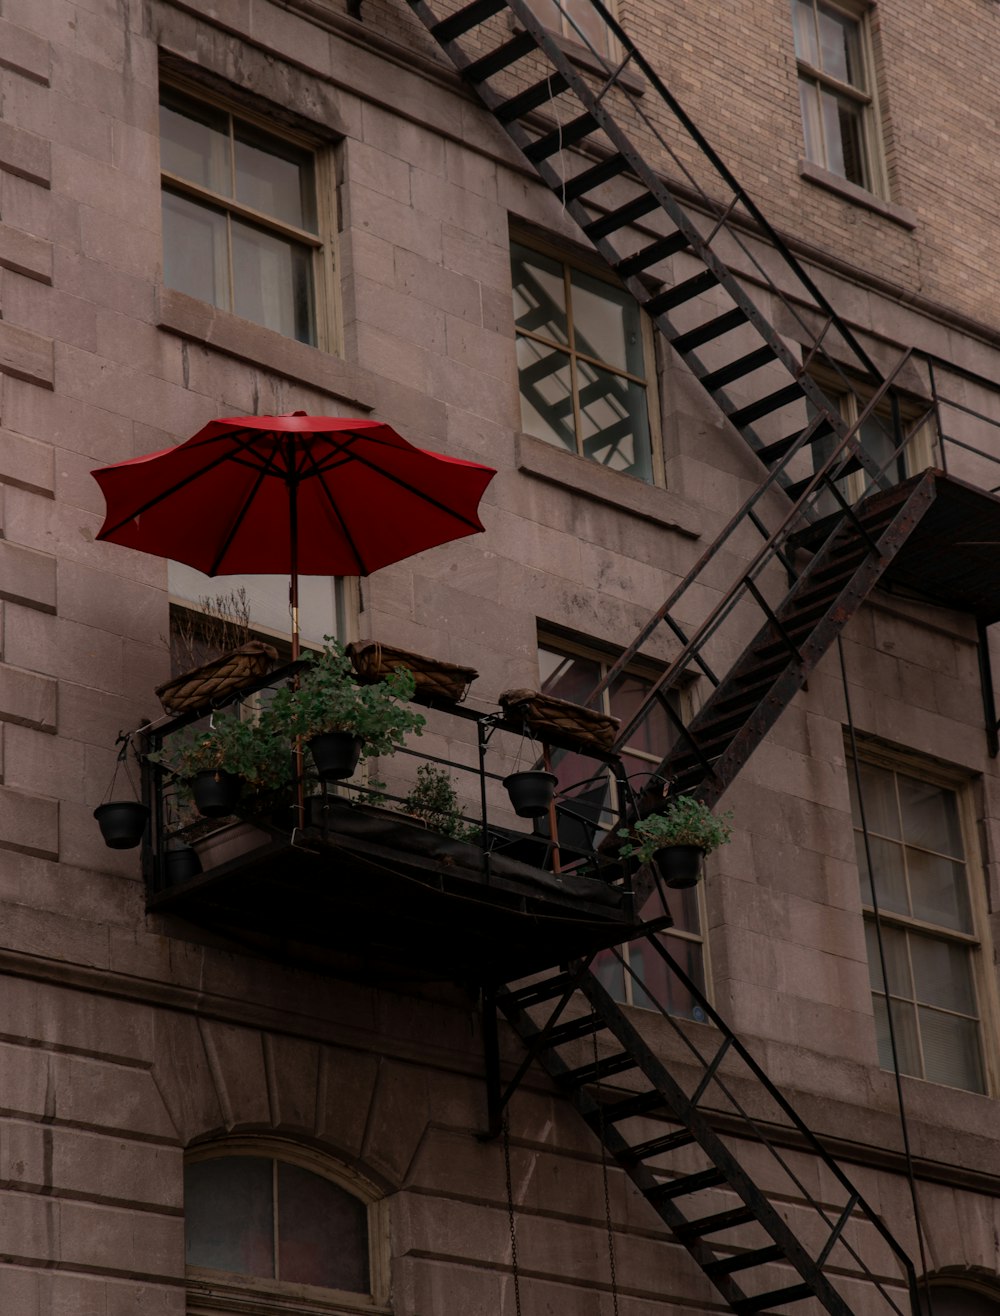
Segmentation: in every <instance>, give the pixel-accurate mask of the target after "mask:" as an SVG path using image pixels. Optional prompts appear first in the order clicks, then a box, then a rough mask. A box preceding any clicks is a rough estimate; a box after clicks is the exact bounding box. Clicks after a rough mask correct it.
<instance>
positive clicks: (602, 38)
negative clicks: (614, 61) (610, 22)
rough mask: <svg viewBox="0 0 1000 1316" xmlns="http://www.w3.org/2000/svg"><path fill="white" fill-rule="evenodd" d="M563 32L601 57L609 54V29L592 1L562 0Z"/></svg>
mask: <svg viewBox="0 0 1000 1316" xmlns="http://www.w3.org/2000/svg"><path fill="white" fill-rule="evenodd" d="M561 3H562V10H563V14H564V15H565V17H564V19H563V31H564V32H565V33H566V35H567V36H568V37H572V38H573V39H574V40H575V41H583V42H584V44H585V45H589V46H590V47H591V48H592V49H593V50H596V51H597V53H598V54H599V55H606V54H607V53H608V36H609V32H608V27H607V24H606V23H605V22H604V20H603V19H602V18H601V16H600V14H598V12H597V10H596V9H595V8H594V6H593V5H592V4H591V3H590V0H561Z"/></svg>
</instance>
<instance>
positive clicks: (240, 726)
mask: <svg viewBox="0 0 1000 1316" xmlns="http://www.w3.org/2000/svg"><path fill="white" fill-rule="evenodd" d="M288 752H289V743H288V740H287V739H286V738H284V737H282V736H281V735H280V734H279V733H278V731H277V728H276V726H275V724H274V722H273V721H272V719H270V718H268V717H267V716H266V715H265V716H264V717H262V718H261V719H260V721H259V722H252V721H248V720H243V719H241V718H240V717H236V716H233V717H222V718H219V720H218V721H216V722H215V723H214V724H213V725H212V726H211V727H208V728H207V729H202V730H200V731H189V732H187V733H185V734H183V735H182V736H181V737H178V739H177V741H175V742H174V743H173V744H171V745H170V746H169V747H165V748H164V749H162V750H159V751H157V752H156V753H154V754H151V755H150V758H151V759H152V760H153V761H154V762H158V763H162V764H163V765H164V766H165V767H166V768H168V769H169V770H170V771H171V772H172V773H173V774H174V775H175V776H176V777H178V778H179V779H180V780H181V782H183V783H184V785H185V786H186V787H187V788H188V789H189V790H190V792H191V795H192V796H193V797H194V802H195V804H196V805H197V807H198V811H199V813H201V814H202V815H203V816H204V817H206V818H221V817H224V816H225V815H226V814H229V813H232V812H233V810H234V809H235V807H236V805H237V804H238V802H239V800H240V797H241V795H242V794H243V792H244V790H245V789H247V788H249V789H250V790H251V791H254V792H262V791H267V790H273V789H275V788H277V787H278V786H280V785H282V784H283V783H284V782H285V781H286V780H287V777H288Z"/></svg>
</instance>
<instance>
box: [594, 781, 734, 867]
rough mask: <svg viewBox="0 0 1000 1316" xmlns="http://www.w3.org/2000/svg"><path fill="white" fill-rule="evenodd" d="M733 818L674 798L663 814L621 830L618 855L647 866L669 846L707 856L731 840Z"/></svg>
mask: <svg viewBox="0 0 1000 1316" xmlns="http://www.w3.org/2000/svg"><path fill="white" fill-rule="evenodd" d="M732 816H733V814H732V810H729V811H728V812H727V813H722V814H714V813H713V812H712V811H711V809H709V808H708V806H707V805H705V804H702V802H701V801H700V800H696V799H695V798H694V796H693V795H677V796H675V797H674V798H673V799H672V800H670V801H669V802H668V803H667V804H666V805H665V806H664V808H663V810H662V812H660V813H651V814H650V815H649V816H648V817H647V818H640V819H639V820H638V821H637V822H635V823H633V824H632V826H631V827H622V828H620V829H619V832H618V835H619V836H621V837H623V838H624V840H625V844H624V845H623V846H622V847H621V850H620V851H619V853H620V854H621V855H622V856H623V857H626V858H627V857H628V856H629V855H634V856H635V857H636V859H638V860H639V862H640V863H643V864H648V863H649V861H650V860H651V859H652V858H653V855H654V854H655V853H656V852H657V850H663V849H665V848H666V847H667V846H671V845H691V846H695V847H696V848H697V849H699V850H704V852H705V853H706V854H710V853H711V852H712V851H713V850H717V849H718V847H719V846H720V845H725V844H727V842H728V841H729V840H730V839H731V838H732V834H733V829H732V827H731V826H730V820H731V819H732Z"/></svg>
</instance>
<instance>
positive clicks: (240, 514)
mask: <svg viewBox="0 0 1000 1316" xmlns="http://www.w3.org/2000/svg"><path fill="white" fill-rule="evenodd" d="M277 451H278V448H277V445H276V446H275V448H274V450H273V451H272V453H271V456H270V457H269V458H268V459H267V460H266V461H265V462H264V463H263V465H261V466H260V467H259V468H258V471H257V479H256V480H255V481H254V485H253V488H252V489H250V490H249V492H248V493H247V495H246V497H245V498H244V499H243V503H242V506H241V507H240V508H239V510H238V511H237V512H236V513H235V515H234V517H233V520H232V523H231V525H230V527H229V530H228V532H227V533H226V537H225V539H224V540H223V541H222V544H221V546H220V548H219V551H218V553H216V555H215V557H214V558H213V559H212V566H211V569H210V570H209V571H207V572H206V573H205V574H206V575H208V576H214V575H215V573H216V572H217V571H218V569H219V564H220V563H221V562H222V559H223V558H224V557H225V556H226V554H227V553H228V552H229V547H230V545H231V544H232V542H233V540H234V539H235V537H236V532H237V530H239V528H240V526H241V525H242V524H243V520H244V518H245V517H246V514H247V511H248V509H249V507H250V504H251V503H252V502H253V500H254V498H256V496H257V491H258V490H259V489H260V486H261V485H262V484H263V483H264V481H265V480H266V479H267V477H268V476H269V475H271V474H272V473H273V471H272V468H273V467H274V465H275V458H276V456H277ZM285 484H286V487H287V484H288V480H287V478H286V480H285Z"/></svg>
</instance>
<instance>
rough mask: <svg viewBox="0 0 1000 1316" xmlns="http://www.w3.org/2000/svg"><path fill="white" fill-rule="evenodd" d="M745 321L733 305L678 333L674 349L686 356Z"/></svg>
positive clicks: (738, 307) (741, 313)
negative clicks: (723, 311) (694, 326)
mask: <svg viewBox="0 0 1000 1316" xmlns="http://www.w3.org/2000/svg"><path fill="white" fill-rule="evenodd" d="M746 323H747V315H746V311H744V310H743V308H742V307H741V306H734V307H733V309H732V310H731V311H726V312H725V314H724V315H717V316H716V317H715V319H714V320H706V321H705V323H704V324H700V325H699V326H698V328H697V329H689V330H688V331H687V333H686V334H678V336H677V337H676V338H675V339H674V340H673V346H674V351H676V352H680V354H681V356H686V355H687V354H688V352H693V351H694V350H695V348H696V347H703V346H704V345H705V343H711V342H714V341H715V339H716V338H721V337H722V335H723V334H728V333H729V331H730V330H731V329H738V328H739V326H740V325H741V324H746ZM759 455H760V454H758V456H759Z"/></svg>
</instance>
